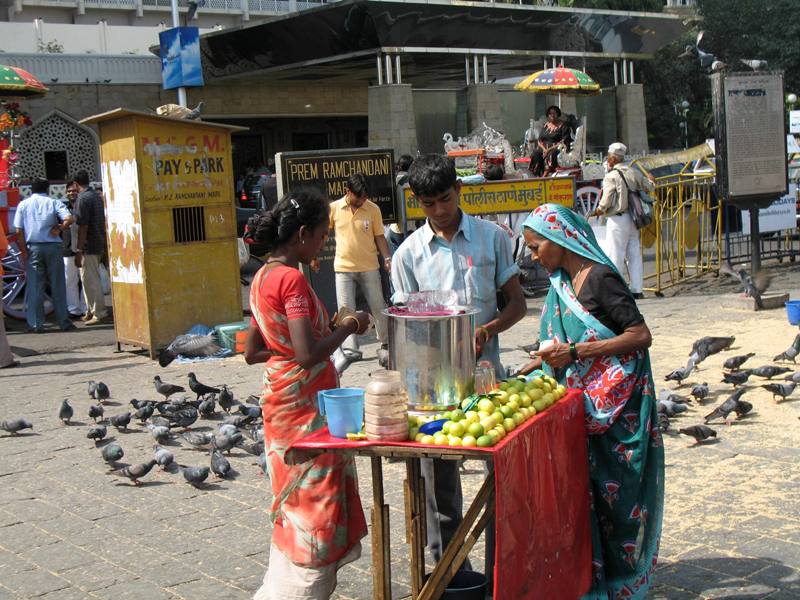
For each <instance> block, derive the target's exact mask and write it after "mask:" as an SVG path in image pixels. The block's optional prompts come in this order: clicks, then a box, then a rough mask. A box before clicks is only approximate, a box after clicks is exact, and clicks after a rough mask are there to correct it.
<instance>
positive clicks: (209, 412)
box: [197, 394, 217, 417]
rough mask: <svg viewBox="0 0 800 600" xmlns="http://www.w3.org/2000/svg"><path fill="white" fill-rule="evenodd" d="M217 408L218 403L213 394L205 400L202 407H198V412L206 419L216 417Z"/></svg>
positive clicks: (201, 404)
mask: <svg viewBox="0 0 800 600" xmlns="http://www.w3.org/2000/svg"><path fill="white" fill-rule="evenodd" d="M216 408H217V403H216V401H215V400H214V394H211V395H210V396H208V398H206V399H205V400H203V401H202V402H201V403H200V405H199V406H198V407H197V410H198V412H199V413H200V414H201V415H202V416H204V417H212V416H214V411H215V410H216Z"/></svg>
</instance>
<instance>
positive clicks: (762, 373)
mask: <svg viewBox="0 0 800 600" xmlns="http://www.w3.org/2000/svg"><path fill="white" fill-rule="evenodd" d="M749 371H750V374H751V375H756V376H758V377H764V378H766V379H772V378H773V377H775V376H776V375H783V374H784V373H790V372H791V371H792V370H791V369H789V368H788V367H776V366H775V365H764V366H763V367H758V368H756V369H749Z"/></svg>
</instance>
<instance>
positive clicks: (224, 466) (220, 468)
mask: <svg viewBox="0 0 800 600" xmlns="http://www.w3.org/2000/svg"><path fill="white" fill-rule="evenodd" d="M211 470H212V471H213V472H214V475H216V476H217V477H221V478H222V479H225V477H227V476H228V473H230V472H231V463H230V462H228V459H227V458H225V457H224V456H222V452H220V451H219V450H217V449H216V448H215V449H213V450H211Z"/></svg>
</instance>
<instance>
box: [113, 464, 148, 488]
mask: <svg viewBox="0 0 800 600" xmlns="http://www.w3.org/2000/svg"><path fill="white" fill-rule="evenodd" d="M155 464H156V461H155V459H154V460H150V461H148V462H146V463H141V464H138V465H128V466H127V467H123V468H122V469H117V470H116V471H114V475H116V476H117V477H127V478H128V479H130V480H131V481H132V482H133V484H134V485H139V480H140V479H141V478H142V477H144V476H145V475H147V474H148V473H149V472H150V471H151V469H152V468H153V467H154V466H155Z"/></svg>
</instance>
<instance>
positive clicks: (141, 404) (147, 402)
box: [130, 398, 156, 410]
mask: <svg viewBox="0 0 800 600" xmlns="http://www.w3.org/2000/svg"><path fill="white" fill-rule="evenodd" d="M130 405H131V406H132V407H133V408H135V409H136V410H139V409H141V408H144V407H145V406H153V407H155V405H156V403H155V402H154V401H152V400H137V399H136V398H134V399H133V400H131V401H130Z"/></svg>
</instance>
